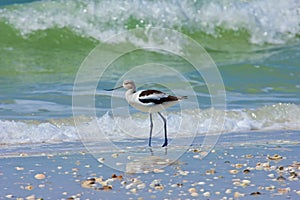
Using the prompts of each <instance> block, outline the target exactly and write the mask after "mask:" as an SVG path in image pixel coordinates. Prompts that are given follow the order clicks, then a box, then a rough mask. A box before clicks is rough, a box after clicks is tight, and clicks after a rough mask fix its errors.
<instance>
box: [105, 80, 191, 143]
mask: <svg viewBox="0 0 300 200" xmlns="http://www.w3.org/2000/svg"><path fill="white" fill-rule="evenodd" d="M122 87H124V88H125V89H127V91H126V93H125V97H126V100H127V102H128V103H129V104H130V105H131V106H132V107H134V108H136V109H137V110H140V111H142V112H148V113H149V114H150V137H149V146H151V138H152V128H153V122H152V113H155V112H157V113H158V114H159V116H160V117H161V118H162V119H163V121H164V130H165V142H164V144H163V145H162V146H163V147H166V146H167V145H168V138H167V120H166V118H164V117H163V115H162V114H161V113H160V111H162V110H165V109H166V108H168V107H170V106H172V105H174V104H176V103H178V102H179V101H181V100H182V99H185V98H186V97H184V96H183V97H175V96H172V95H168V94H166V93H164V92H161V91H158V90H140V91H136V87H135V84H134V82H133V81H132V80H125V81H124V82H123V85H122V86H120V87H117V88H114V89H109V90H107V91H111V90H115V89H119V88H122Z"/></svg>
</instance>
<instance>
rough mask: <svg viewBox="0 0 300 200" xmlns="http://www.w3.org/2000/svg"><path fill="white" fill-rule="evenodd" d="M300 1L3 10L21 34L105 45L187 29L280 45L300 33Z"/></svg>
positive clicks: (60, 4) (62, 1)
mask: <svg viewBox="0 0 300 200" xmlns="http://www.w3.org/2000/svg"><path fill="white" fill-rule="evenodd" d="M299 9H300V2H299V1H298V0H284V1H277V2H276V3H274V1H273V0H264V1H260V0H252V1H234V0H232V1H227V0H214V1H189V0H185V1H176V0H173V1H146V0H127V1H123V0H112V1H111V0H110V1H105V0H103V1H93V0H89V1H86V0H75V1H68V0H57V1H41V2H35V3H32V4H21V5H18V6H14V7H10V8H7V9H6V8H2V9H0V18H3V19H5V20H7V22H8V23H10V24H12V25H13V26H14V27H15V28H17V29H18V30H20V32H21V34H23V35H27V34H30V33H33V32H35V31H38V30H45V29H50V28H65V27H66V28H69V29H71V30H73V31H75V32H76V33H78V34H80V35H82V36H84V37H92V38H95V39H97V40H99V41H105V40H106V39H107V38H109V37H111V36H112V35H113V34H116V33H120V32H122V31H125V30H128V29H129V28H134V27H132V26H136V27H153V26H155V27H165V28H179V29H181V28H184V29H190V31H191V32H193V31H196V32H204V33H206V34H208V35H212V36H214V37H221V36H222V32H219V31H217V29H218V28H221V29H225V30H234V31H239V30H245V31H247V32H248V33H249V35H250V38H249V41H250V42H251V43H254V44H263V43H273V44H280V43H285V42H287V41H289V40H290V39H292V38H295V37H297V35H299V33H300V26H299V24H300V10H299Z"/></svg>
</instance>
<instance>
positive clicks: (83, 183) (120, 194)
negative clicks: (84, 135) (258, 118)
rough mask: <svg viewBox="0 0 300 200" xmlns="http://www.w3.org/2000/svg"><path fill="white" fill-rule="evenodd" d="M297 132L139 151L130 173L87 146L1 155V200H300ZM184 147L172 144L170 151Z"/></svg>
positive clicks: (236, 136)
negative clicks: (180, 152)
mask: <svg viewBox="0 0 300 200" xmlns="http://www.w3.org/2000/svg"><path fill="white" fill-rule="evenodd" d="M275 133H276V134H275ZM299 133H300V131H277V132H274V134H272V137H271V136H270V135H268V137H266V135H265V136H264V134H263V132H256V134H254V133H253V132H249V133H242V134H231V135H230V134H226V135H225V134H224V135H222V136H221V137H220V139H219V141H218V143H217V144H216V146H215V148H214V149H213V150H212V152H210V153H209V154H208V155H207V156H205V157H204V156H203V152H204V151H203V149H201V148H199V147H200V146H199V145H197V140H201V138H196V140H195V142H194V145H192V146H191V147H190V148H189V150H188V151H186V152H185V153H184V154H183V155H181V156H180V158H179V159H178V160H176V161H174V162H171V161H170V160H168V159H167V158H166V156H165V154H164V153H165V152H162V151H160V150H161V149H165V148H159V149H156V148H153V151H152V152H151V151H149V149H148V148H133V149H134V151H144V152H145V153H144V154H141V155H142V156H143V159H140V160H139V159H138V158H137V157H135V160H134V159H133V158H131V159H133V160H132V161H134V162H133V163H134V164H133V165H131V166H130V167H131V168H128V166H129V165H128V163H127V172H124V171H118V170H116V169H113V168H111V167H109V166H107V163H106V162H108V160H105V159H104V160H101V159H98V161H97V159H96V158H95V157H94V155H92V154H90V153H88V152H86V151H84V148H82V147H78V146H77V149H76V150H75V151H70V148H72V145H70V146H69V147H68V148H69V149H65V150H64V151H60V152H56V153H54V151H53V149H52V152H48V153H46V149H44V152H43V153H41V154H40V155H35V156H29V155H28V154H27V155H26V154H23V156H11V157H6V158H4V157H1V158H0V160H1V163H2V165H1V167H0V180H1V181H0V185H1V188H3V189H2V192H1V196H0V199H9V198H11V199H15V198H23V199H26V198H27V199H30V198H31V199H39V198H40V199H41V198H43V199H49V198H51V199H52V198H56V199H95V198H98V199H99V198H100V199H111V198H121V199H129V198H133V199H150V198H151V199H162V198H165V199H199V198H200V199H230V198H233V199H248V198H251V197H252V196H256V198H257V197H259V198H260V197H261V198H264V199H266V198H268V197H272V198H275V199H282V198H296V197H298V198H299V195H300V184H299V179H298V175H300V157H299V155H298V153H297V152H299V150H300V142H299V141H297V136H298V135H299ZM241 138H244V139H246V140H247V141H248V143H247V142H244V141H241ZM298 138H299V137H298ZM238 141H240V142H238ZM259 141H261V142H259ZM73 145H74V144H73ZM124 149H125V150H126V148H125V147H124ZM127 149H128V148H127ZM129 149H130V148H129ZM178 149H179V147H169V148H168V149H167V154H170V155H172V153H174V152H176V151H177V150H178ZM36 150H38V149H36ZM40 150H41V149H40ZM20 152H21V151H20ZM107 154H108V155H109V156H110V157H111V159H112V160H113V161H114V162H115V163H119V164H120V165H121V164H122V163H121V161H123V160H124V159H123V160H121V161H120V160H119V159H121V157H122V155H124V156H125V157H126V158H128V159H129V156H132V152H131V151H130V150H128V151H127V152H126V151H123V154H122V155H121V154H117V153H116V152H107ZM146 154H147V155H148V156H146V157H144V156H145V155H146ZM100 155H101V156H104V154H103V153H101V154H100ZM124 156H123V157H124ZM99 161H100V162H99ZM168 162H169V163H168ZM130 170H131V171H130ZM140 172H141V173H140Z"/></svg>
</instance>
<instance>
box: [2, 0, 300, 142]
mask: <svg viewBox="0 0 300 200" xmlns="http://www.w3.org/2000/svg"><path fill="white" fill-rule="evenodd" d="M7 2H8V1H7ZM7 2H4V3H3V4H2V5H1V7H0V57H1V60H0V93H1V96H0V143H4V144H6V143H20V142H24V141H25V142H41V141H57V140H62V141H65V140H66V141H74V140H77V139H78V136H77V135H76V133H75V132H76V131H75V127H74V125H72V92H73V84H74V80H75V77H76V73H77V71H78V69H79V67H80V65H81V63H82V62H83V60H84V59H85V58H86V57H87V55H88V54H89V53H90V51H91V50H92V49H93V48H95V47H96V46H97V45H99V44H105V41H106V40H107V39H108V38H109V37H110V36H112V35H113V34H117V33H121V32H123V31H126V30H131V29H134V28H137V27H142V28H147V27H164V28H170V29H174V30H177V31H180V32H182V33H184V34H186V35H187V36H189V37H191V38H193V39H194V40H195V41H197V42H198V43H200V44H201V45H202V46H203V47H204V48H205V49H206V50H207V52H208V53H209V55H210V56H211V57H212V58H213V60H214V61H215V63H216V65H217V66H218V69H219V71H220V73H221V76H222V79H223V81H224V86H225V89H226V107H227V109H226V113H227V115H226V123H225V128H224V129H223V131H226V132H227V131H245V130H246V131H247V130H252V129H262V130H264V129H279V130H282V129H299V128H300V127H299V125H298V124H299V122H300V119H299V117H298V116H299V114H300V106H299V105H300V98H299V95H300V81H299V80H300V41H299V35H300V25H299V24H300V12H299V8H300V3H299V1H297V0H288V1H279V2H278V3H276V4H274V3H273V1H271V0H267V1H255V0H253V1H230V0H215V1H204V0H203V1H162V2H161V1H137V0H136V1H120V0H115V1H97V0H90V1H84V0H76V1H67V0H65V1H64V0H57V1H27V2H28V3H25V1H15V2H10V3H7ZM12 3H18V4H12ZM131 42H132V45H138V43H139V40H137V39H132V40H131ZM116 43H118V41H116ZM119 43H121V42H120V41H119ZM108 45H113V44H108ZM195 56H197V55H195ZM153 60H156V61H159V62H160V63H161V64H164V65H168V66H173V67H178V68H180V70H181V72H182V73H183V74H184V76H185V78H186V79H187V81H188V82H189V83H190V84H191V85H192V86H193V89H194V91H195V92H196V95H197V99H198V100H199V102H201V104H200V109H201V110H202V111H200V112H199V113H197V114H194V115H191V114H190V115H187V117H188V116H190V117H191V119H193V118H195V116H199V115H200V116H201V117H203V118H205V112H207V113H210V112H213V111H210V107H211V102H210V94H209V92H208V90H207V87H206V85H205V82H204V81H203V79H202V78H201V77H199V76H196V75H195V74H194V72H193V71H192V70H190V68H189V64H188V63H187V62H186V61H184V60H183V59H179V58H178V57H176V56H173V55H167V54H162V53H160V52H151V51H139V52H135V53H132V54H131V55H128V56H127V57H124V58H122V59H119V60H118V61H116V62H115V63H113V64H112V66H113V69H115V70H116V71H117V72H116V73H115V72H114V71H113V70H112V72H111V74H107V79H105V80H106V82H104V83H103V84H104V85H103V86H105V87H112V86H114V84H115V82H116V81H117V80H118V79H119V78H120V74H121V72H122V71H126V70H127V67H128V66H132V65H140V64H144V63H147V62H152V61H153ZM114 67H115V68H114ZM159 80H160V77H159V76H158V77H157V78H156V79H154V80H153V81H152V82H151V83H149V84H148V85H141V88H146V87H151V88H155V89H161V87H160V85H159ZM170 81H172V80H170ZM157 82H158V84H155V83H157ZM137 84H138V83H137ZM173 86H174V87H175V86H176V83H173ZM101 89H102V87H101V86H99V87H98V89H97V94H98V95H97V96H96V103H95V104H96V108H97V116H98V119H97V120H98V121H99V122H101V123H102V124H103V127H106V128H107V130H106V131H107V132H113V133H114V134H113V135H115V136H118V137H119V136H120V135H122V133H121V131H120V130H117V129H113V128H109V126H108V125H109V124H111V123H112V122H111V118H110V116H109V114H106V113H107V112H109V110H110V108H111V105H110V96H109V94H107V93H103V92H102V90H101ZM177 109H178V107H174V108H171V109H170V113H171V114H170V120H172V119H173V120H174V121H176V120H177V118H178V117H179V114H178V113H177ZM191 109H192V108H191ZM184 113H189V111H184ZM201 117H200V118H201ZM138 118H139V119H140V120H141V123H144V125H143V126H146V125H147V124H148V121H145V117H143V116H142V117H138ZM201 119H202V118H201ZM201 124H202V126H203V127H204V126H205V124H206V122H205V120H204V119H203V123H202V122H201ZM169 126H170V129H172V128H173V129H176V126H174V127H172V124H171V123H170V125H169ZM185 128H186V129H187V131H192V129H194V128H193V127H189V126H186V127H185ZM203 131H205V129H201V128H199V130H198V132H199V133H201V132H203ZM124 137H125V136H124Z"/></svg>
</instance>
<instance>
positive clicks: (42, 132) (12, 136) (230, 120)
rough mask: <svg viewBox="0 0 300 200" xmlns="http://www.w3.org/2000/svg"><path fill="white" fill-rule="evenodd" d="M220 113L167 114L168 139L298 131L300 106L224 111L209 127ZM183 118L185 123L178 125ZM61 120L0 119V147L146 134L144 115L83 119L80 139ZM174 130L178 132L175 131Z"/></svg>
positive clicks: (159, 128) (158, 126)
mask: <svg viewBox="0 0 300 200" xmlns="http://www.w3.org/2000/svg"><path fill="white" fill-rule="evenodd" d="M222 112H223V111H220V110H215V109H207V110H194V111H192V110H189V111H187V110H185V111H182V112H177V113H176V112H168V114H167V118H168V129H169V135H170V137H171V138H172V137H174V136H176V137H192V136H193V134H192V133H196V134H197V135H205V134H220V133H225V132H227V133H229V132H232V134H234V132H243V131H252V130H256V131H266V130H289V129H290V130H299V129H300V125H299V124H300V118H299V116H300V107H299V106H297V105H294V104H275V105H272V106H265V107H261V108H258V109H253V110H230V111H226V116H225V121H224V125H223V126H222V124H216V125H215V126H213V127H212V126H211V124H210V123H211V121H212V117H214V118H215V117H218V116H222V114H223V113H222ZM183 118H184V119H185V121H188V122H189V123H181V121H182V119H183ZM65 121H66V120H59V119H57V120H54V121H52V122H51V123H50V122H43V123H41V122H34V123H33V122H21V121H7V120H1V121H0V144H21V143H43V142H46V143H53V142H73V141H79V140H81V139H83V140H91V141H95V140H96V141H101V140H103V139H105V138H106V139H112V140H123V139H132V138H136V139H137V138H141V139H147V138H148V134H149V119H148V115H147V114H142V113H137V114H133V116H132V120H128V118H124V117H122V116H112V115H111V114H109V113H106V114H105V115H103V116H101V117H99V118H97V119H94V120H91V119H88V118H83V120H82V121H83V122H82V123H81V124H78V126H80V128H84V130H87V134H84V135H80V136H79V135H78V134H77V129H76V127H75V126H74V125H73V124H72V123H68V124H67V123H65ZM67 121H72V120H70V119H69V120H67ZM95 122H96V123H95ZM95 124H97V125H96V126H95ZM154 124H155V126H154V132H153V135H154V137H157V138H162V137H163V134H162V133H163V124H162V122H161V119H160V118H159V117H158V116H157V117H156V116H155V117H154ZM197 125H198V126H197ZM178 130H181V131H180V132H178ZM100 133H101V134H100ZM266 134H267V133H266ZM99 135H101V137H100V136H99ZM103 135H104V136H105V138H103Z"/></svg>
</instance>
